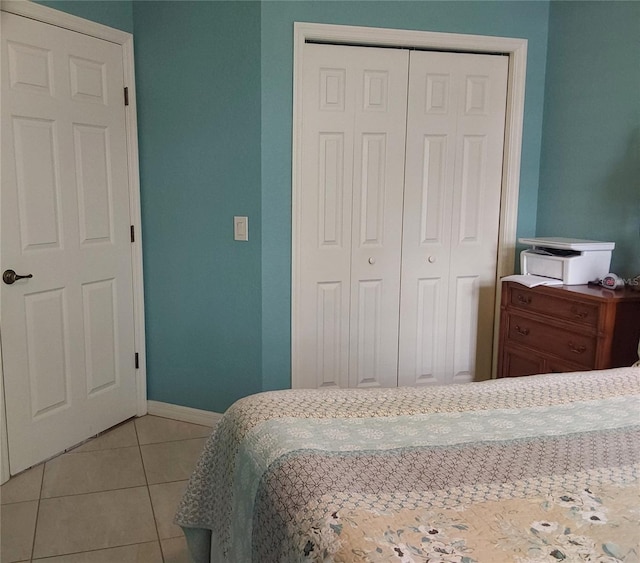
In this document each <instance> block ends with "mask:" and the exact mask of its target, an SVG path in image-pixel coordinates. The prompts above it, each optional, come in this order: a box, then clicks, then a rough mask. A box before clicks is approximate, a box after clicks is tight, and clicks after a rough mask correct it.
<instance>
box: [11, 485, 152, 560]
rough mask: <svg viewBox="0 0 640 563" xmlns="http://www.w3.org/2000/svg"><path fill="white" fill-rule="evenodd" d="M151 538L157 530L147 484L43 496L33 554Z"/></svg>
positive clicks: (61, 551) (85, 548) (82, 549)
mask: <svg viewBox="0 0 640 563" xmlns="http://www.w3.org/2000/svg"><path fill="white" fill-rule="evenodd" d="M9 506H11V505H9ZM154 540H157V533H156V527H155V523H154V521H153V513H152V511H151V502H150V500H149V493H148V491H147V488H146V487H136V488H133V489H123V490H118V491H106V492H100V493H90V494H84V495H74V496H68V497H58V498H51V499H42V500H41V501H40V511H39V514H38V529H37V530H36V541H35V549H34V557H48V556H53V555H65V554H70V553H78V552H81V551H90V550H96V549H105V548H109V547H118V546H123V545H129V544H134V543H144V542H149V541H154Z"/></svg>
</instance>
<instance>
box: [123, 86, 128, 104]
mask: <svg viewBox="0 0 640 563" xmlns="http://www.w3.org/2000/svg"><path fill="white" fill-rule="evenodd" d="M124 105H125V106H128V105H129V86H125V87H124Z"/></svg>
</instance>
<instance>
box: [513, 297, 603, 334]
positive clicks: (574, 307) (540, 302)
mask: <svg viewBox="0 0 640 563" xmlns="http://www.w3.org/2000/svg"><path fill="white" fill-rule="evenodd" d="M509 304H510V305H511V307H512V308H516V309H522V310H523V311H532V312H535V313H541V314H543V315H549V316H552V317H554V318H556V319H562V320H567V321H572V322H574V323H580V324H583V325H585V326H589V327H594V328H596V327H597V326H598V313H599V307H598V305H597V304H595V303H593V304H592V303H585V302H581V301H577V300H572V299H566V298H564V299H563V298H562V297H553V296H551V295H544V294H541V293H537V292H535V291H532V290H530V289H527V288H522V289H521V288H520V287H510V288H509Z"/></svg>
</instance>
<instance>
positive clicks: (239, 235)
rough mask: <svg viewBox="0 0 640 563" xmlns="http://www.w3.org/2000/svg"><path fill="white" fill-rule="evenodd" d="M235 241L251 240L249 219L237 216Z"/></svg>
mask: <svg viewBox="0 0 640 563" xmlns="http://www.w3.org/2000/svg"><path fill="white" fill-rule="evenodd" d="M233 238H234V240H249V217H239V216H235V217H234V218H233Z"/></svg>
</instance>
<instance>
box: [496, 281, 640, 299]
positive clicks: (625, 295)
mask: <svg viewBox="0 0 640 563" xmlns="http://www.w3.org/2000/svg"><path fill="white" fill-rule="evenodd" d="M506 283H511V284H512V285H513V287H520V288H522V289H533V290H537V291H542V292H544V293H548V294H550V295H552V294H554V293H555V294H557V292H569V293H571V294H574V295H575V296H576V297H582V296H584V297H586V298H591V299H597V300H599V301H601V300H606V301H640V291H636V290H633V289H631V288H629V287H624V288H622V289H617V290H612V289H606V288H604V287H598V286H592V285H555V286H548V285H539V286H536V287H534V288H527V287H526V286H524V285H520V284H518V283H516V282H506Z"/></svg>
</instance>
